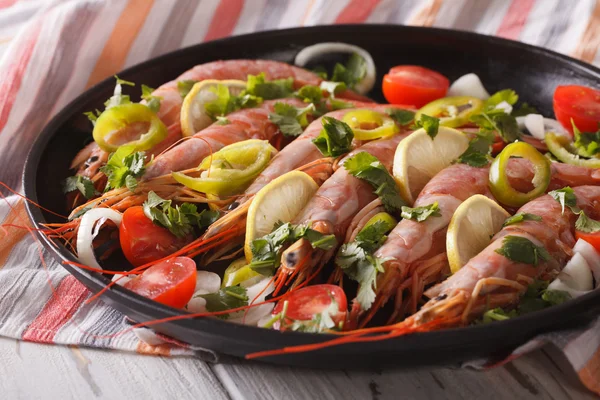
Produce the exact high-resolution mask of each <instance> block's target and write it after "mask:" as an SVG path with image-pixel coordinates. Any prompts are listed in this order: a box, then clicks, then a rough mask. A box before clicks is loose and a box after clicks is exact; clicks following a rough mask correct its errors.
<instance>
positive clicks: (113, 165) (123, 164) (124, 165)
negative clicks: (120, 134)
mask: <svg viewBox="0 0 600 400" xmlns="http://www.w3.org/2000/svg"><path fill="white" fill-rule="evenodd" d="M134 150H135V146H134V145H123V146H120V147H119V148H118V149H117V150H116V151H115V152H114V153H112V154H111V155H110V156H109V158H108V162H107V163H106V165H104V166H103V167H101V168H100V171H102V172H103V173H105V174H106V176H107V177H108V183H107V185H106V189H107V190H108V189H116V188H120V187H123V186H127V187H130V186H132V185H133V181H132V179H138V178H140V177H141V176H142V175H144V172H145V168H144V161H145V154H144V152H142V151H134ZM128 177H129V178H128Z"/></svg>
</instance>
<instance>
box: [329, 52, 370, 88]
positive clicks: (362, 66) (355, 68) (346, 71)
mask: <svg viewBox="0 0 600 400" xmlns="http://www.w3.org/2000/svg"><path fill="white" fill-rule="evenodd" d="M366 74H367V62H366V60H365V59H364V58H363V57H361V56H360V55H358V54H356V53H352V55H351V56H350V58H349V59H348V62H347V63H346V65H345V66H344V65H342V64H340V63H337V64H336V65H335V67H334V68H333V75H332V76H331V80H332V81H335V82H344V83H345V84H346V86H348V87H349V88H353V87H354V86H355V85H356V84H357V83H359V82H360V81H362V80H363V78H364V77H365V75H366Z"/></svg>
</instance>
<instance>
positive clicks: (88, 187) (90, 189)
mask: <svg viewBox="0 0 600 400" xmlns="http://www.w3.org/2000/svg"><path fill="white" fill-rule="evenodd" d="M75 190H79V191H80V192H81V194H82V195H83V197H85V198H86V199H90V198H92V197H94V196H95V195H97V194H98V192H97V191H96V188H95V187H94V183H93V182H92V181H91V180H90V178H88V177H86V176H81V175H75V176H70V177H68V178H67V179H65V181H64V182H63V192H64V193H69V192H73V191H75Z"/></svg>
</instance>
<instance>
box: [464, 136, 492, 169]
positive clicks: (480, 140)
mask: <svg viewBox="0 0 600 400" xmlns="http://www.w3.org/2000/svg"><path fill="white" fill-rule="evenodd" d="M491 144H492V142H491V140H489V139H488V138H487V137H486V136H485V135H478V136H477V137H475V138H474V139H472V140H471V141H470V142H469V147H467V150H465V152H464V153H462V154H461V155H460V157H458V160H457V162H459V163H461V164H467V165H470V166H471V167H476V168H481V167H485V166H487V165H488V164H489V163H490V153H491V151H492V147H491Z"/></svg>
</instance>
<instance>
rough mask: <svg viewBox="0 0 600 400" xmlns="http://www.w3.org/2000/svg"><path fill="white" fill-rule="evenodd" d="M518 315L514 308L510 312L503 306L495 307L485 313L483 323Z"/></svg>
mask: <svg viewBox="0 0 600 400" xmlns="http://www.w3.org/2000/svg"><path fill="white" fill-rule="evenodd" d="M516 316H517V311H516V310H512V311H509V312H506V311H504V310H503V309H501V308H499V307H498V308H494V309H492V310H488V311H486V312H485V313H484V314H483V317H482V318H481V323H483V324H489V323H490V322H494V321H504V320H507V319H510V318H513V317H516Z"/></svg>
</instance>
